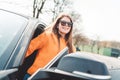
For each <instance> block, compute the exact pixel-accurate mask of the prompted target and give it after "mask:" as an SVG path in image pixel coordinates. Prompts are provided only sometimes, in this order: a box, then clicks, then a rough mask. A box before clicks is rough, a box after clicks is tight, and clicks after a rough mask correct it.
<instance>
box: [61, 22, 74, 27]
mask: <svg viewBox="0 0 120 80" xmlns="http://www.w3.org/2000/svg"><path fill="white" fill-rule="evenodd" d="M66 24H67V25H68V27H72V23H71V22H66V21H61V25H62V26H66Z"/></svg>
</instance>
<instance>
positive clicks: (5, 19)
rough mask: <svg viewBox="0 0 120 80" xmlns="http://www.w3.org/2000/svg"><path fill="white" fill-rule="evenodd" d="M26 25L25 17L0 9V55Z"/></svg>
mask: <svg viewBox="0 0 120 80" xmlns="http://www.w3.org/2000/svg"><path fill="white" fill-rule="evenodd" d="M26 25H27V18H24V17H22V16H20V15H17V14H14V13H10V12H9V13H8V12H6V11H3V10H0V57H1V56H2V54H3V53H4V51H5V50H6V48H8V47H9V46H11V45H10V43H11V42H12V41H14V39H15V38H17V39H18V38H19V37H20V35H21V33H22V31H23V29H24V28H25V26H26ZM17 39H16V42H17ZM16 42H14V44H16ZM12 45H13V44H12Z"/></svg>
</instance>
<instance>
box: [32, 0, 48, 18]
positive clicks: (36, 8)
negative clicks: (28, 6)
mask: <svg viewBox="0 0 120 80" xmlns="http://www.w3.org/2000/svg"><path fill="white" fill-rule="evenodd" d="M45 2H46V0H34V3H33V17H35V18H39V13H41V12H42V9H43V7H44V4H45Z"/></svg>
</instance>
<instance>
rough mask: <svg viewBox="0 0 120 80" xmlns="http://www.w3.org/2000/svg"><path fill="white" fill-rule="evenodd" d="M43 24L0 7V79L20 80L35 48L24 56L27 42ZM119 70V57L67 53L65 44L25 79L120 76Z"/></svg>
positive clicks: (84, 79) (87, 79)
mask: <svg viewBox="0 0 120 80" xmlns="http://www.w3.org/2000/svg"><path fill="white" fill-rule="evenodd" d="M45 26H46V25H45V24H44V23H43V22H41V21H39V20H37V19H34V18H30V17H26V16H24V15H20V14H17V13H14V12H10V11H7V10H3V9H0V80H22V77H23V76H24V74H25V72H26V70H27V69H28V68H29V67H30V65H31V64H32V62H33V61H34V59H33V58H34V56H35V55H36V52H37V51H35V52H34V53H33V55H30V56H29V57H28V58H24V56H25V53H26V50H27V48H28V45H29V42H30V40H31V39H33V38H35V37H36V36H37V35H39V34H41V33H42V32H43V31H44V28H45ZM48 53H49V52H48ZM31 58H32V59H31ZM119 74H120V60H119V59H117V58H112V57H107V56H103V55H99V54H93V53H86V52H82V51H80V52H75V53H71V54H68V48H67V47H66V48H65V49H63V50H62V51H60V52H59V53H58V55H57V56H55V57H54V58H53V59H52V60H51V61H50V62H49V63H48V64H47V65H46V66H45V67H44V68H42V69H38V70H37V71H36V72H35V73H34V74H33V75H31V76H30V77H29V78H28V80H120V76H119ZM20 78H21V79H20Z"/></svg>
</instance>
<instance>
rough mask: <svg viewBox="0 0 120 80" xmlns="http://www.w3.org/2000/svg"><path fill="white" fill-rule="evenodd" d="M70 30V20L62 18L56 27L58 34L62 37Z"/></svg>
mask: <svg viewBox="0 0 120 80" xmlns="http://www.w3.org/2000/svg"><path fill="white" fill-rule="evenodd" d="M71 28H72V23H71V21H70V19H69V18H68V17H63V18H62V19H61V20H60V22H59V25H58V30H59V34H60V35H61V36H63V37H64V36H65V35H66V34H67V33H69V32H70V30H71Z"/></svg>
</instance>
